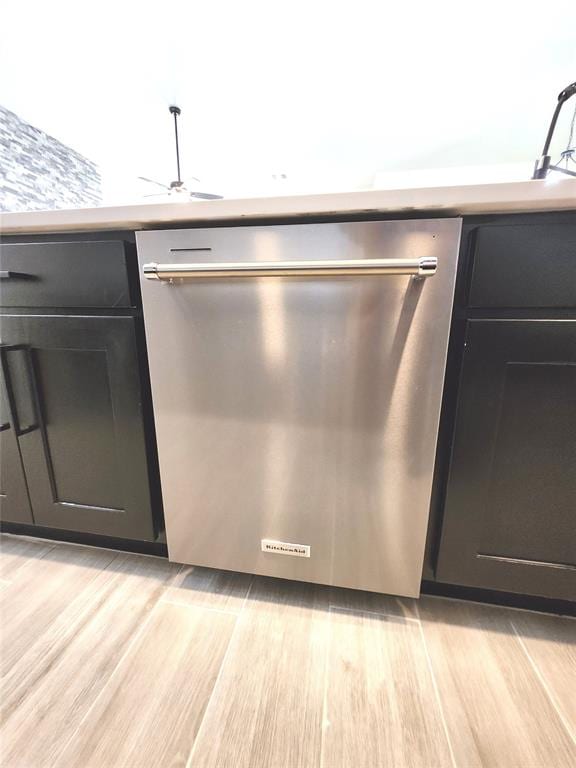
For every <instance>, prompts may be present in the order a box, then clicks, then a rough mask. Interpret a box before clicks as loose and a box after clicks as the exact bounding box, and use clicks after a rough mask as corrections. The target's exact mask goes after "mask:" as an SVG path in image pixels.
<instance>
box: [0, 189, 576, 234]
mask: <svg viewBox="0 0 576 768" xmlns="http://www.w3.org/2000/svg"><path fill="white" fill-rule="evenodd" d="M559 210H576V179H558V178H554V179H546V180H544V181H519V182H508V183H499V184H475V185H465V186H464V185H463V186H452V187H426V188H415V189H397V190H393V189H386V190H367V191H361V192H330V193H326V194H314V195H290V196H284V197H258V198H256V197H252V198H236V199H224V200H198V201H195V200H193V201H190V202H183V203H181V202H174V203H172V202H171V203H166V202H165V203H153V204H140V205H126V206H118V207H107V208H105V207H101V208H79V209H74V210H59V211H31V212H22V213H1V214H0V233H2V234H34V233H38V232H81V231H95V230H106V229H129V230H138V229H149V228H159V227H162V225H174V224H178V223H182V226H185V225H186V224H187V223H194V224H198V223H201V222H203V221H206V222H208V221H234V220H240V219H254V220H255V221H257V220H258V219H264V218H278V219H281V218H286V219H287V220H290V219H293V218H296V217H308V216H310V217H312V216H323V215H333V214H342V215H344V214H349V213H355V214H358V213H366V214H374V213H382V214H383V215H385V214H403V213H404V214H405V213H418V212H422V213H426V214H430V215H431V216H433V215H435V214H437V215H438V214H439V215H443V216H446V215H454V216H458V215H465V214H481V213H519V212H530V211H559Z"/></svg>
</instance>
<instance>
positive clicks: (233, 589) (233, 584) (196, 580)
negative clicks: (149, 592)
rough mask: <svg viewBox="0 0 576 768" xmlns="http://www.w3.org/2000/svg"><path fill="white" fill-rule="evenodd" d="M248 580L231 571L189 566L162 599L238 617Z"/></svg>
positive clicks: (248, 583)
mask: <svg viewBox="0 0 576 768" xmlns="http://www.w3.org/2000/svg"><path fill="white" fill-rule="evenodd" d="M251 581H252V576H250V575H249V574H246V573H234V572H232V571H217V570H214V569H213V568H199V567H196V566H190V567H186V568H183V569H182V572H181V573H180V574H179V575H178V577H177V578H176V580H175V581H174V584H173V585H172V586H171V587H170V589H169V590H168V591H167V592H166V594H165V596H164V599H165V600H168V601H171V602H175V603H181V604H183V605H191V606H192V605H195V606H197V607H202V608H216V609H218V610H220V611H231V612H232V613H238V612H239V611H240V610H241V608H242V605H243V603H244V598H245V597H246V594H247V592H248V589H249V588H250V583H251Z"/></svg>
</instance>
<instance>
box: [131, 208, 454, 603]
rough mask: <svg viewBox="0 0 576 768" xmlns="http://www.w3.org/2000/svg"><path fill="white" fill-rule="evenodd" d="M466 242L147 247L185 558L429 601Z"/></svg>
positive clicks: (437, 226)
mask: <svg viewBox="0 0 576 768" xmlns="http://www.w3.org/2000/svg"><path fill="white" fill-rule="evenodd" d="M460 229H461V220H460V219H458V218H442V219H429V220H422V219H419V220H417V219H411V220H399V221H352V222H328V223H304V224H300V223H298V224H282V225H274V226H272V225H258V226H212V227H209V228H196V229H192V228H190V229H176V230H167V231H160V230H157V231H143V232H138V233H137V235H136V238H137V247H138V260H139V268H140V280H141V287H142V299H143V308H144V323H145V329H146V339H147V347H148V357H149V364H150V377H151V385H152V399H153V405H154V413H155V422H156V434H157V441H158V456H159V462H160V477H161V485H162V495H163V502H164V512H165V519H166V536H167V542H168V553H169V557H170V559H171V560H173V561H175V562H179V563H187V564H191V565H197V566H207V567H210V568H219V569H226V570H233V571H241V572H247V573H253V574H261V575H268V576H275V577H280V578H286V579H296V580H301V581H308V582H315V583H320V584H329V585H335V586H341V587H351V588H355V589H363V590H370V591H375V592H383V593H388V594H396V595H405V596H412V597H414V596H417V595H418V594H419V591H420V580H421V574H422V565H423V558H424V547H425V540H426V531H427V522H428V514H429V507H430V496H431V489H432V478H433V472H434V458H435V450H436V442H437V435H438V423H439V416H440V405H441V399H442V389H443V381H444V373H445V366H446V353H447V347H448V337H449V328H450V318H451V312H452V305H453V296H454V282H455V274H456V264H457V255H458V247H459V240H460Z"/></svg>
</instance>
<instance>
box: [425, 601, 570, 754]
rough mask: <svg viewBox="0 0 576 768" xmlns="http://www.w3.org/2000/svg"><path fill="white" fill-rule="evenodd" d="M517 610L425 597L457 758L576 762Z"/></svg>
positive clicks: (427, 635) (434, 665)
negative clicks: (518, 627) (526, 645)
mask: <svg viewBox="0 0 576 768" xmlns="http://www.w3.org/2000/svg"><path fill="white" fill-rule="evenodd" d="M513 613H514V612H512V611H506V610H504V609H499V608H487V607H483V606H479V605H474V604H470V603H464V602H457V601H449V600H440V599H438V598H423V599H422V600H421V601H420V615H421V617H422V622H423V630H424V636H425V638H426V644H427V647H428V652H429V654H430V659H431V664H432V668H433V670H434V674H435V677H436V681H437V685H438V690H439V694H440V699H441V702H442V706H443V710H444V715H445V718H446V723H447V727H448V734H449V737H450V741H451V744H452V748H453V750H454V756H455V759H456V764H457V765H459V766H460V765H462V766H466V768H472V767H473V766H501V767H502V768H526V767H527V766H531V767H532V768H574V765H576V745H575V744H574V742H573V741H572V739H571V738H570V736H569V734H568V732H567V730H566V728H565V727H564V725H563V723H562V721H561V719H560V718H559V716H558V714H557V712H556V710H555V708H554V706H553V704H552V702H551V701H550V699H549V697H548V695H547V694H546V691H545V689H544V687H543V686H542V684H541V682H540V680H539V679H538V676H537V675H536V674H535V672H534V670H533V668H532V665H531V664H530V661H529V659H528V657H527V656H526V653H525V652H524V650H523V648H522V646H521V644H520V642H519V641H518V638H517V637H516V635H515V633H514V631H513V628H512V625H511V624H510V621H509V618H510V616H511V615H512V614H513Z"/></svg>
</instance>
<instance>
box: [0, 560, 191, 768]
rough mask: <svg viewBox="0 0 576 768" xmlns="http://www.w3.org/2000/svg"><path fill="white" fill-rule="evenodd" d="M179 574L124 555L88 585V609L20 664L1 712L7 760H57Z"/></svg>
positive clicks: (70, 615) (38, 764) (63, 621)
mask: <svg viewBox="0 0 576 768" xmlns="http://www.w3.org/2000/svg"><path fill="white" fill-rule="evenodd" d="M176 572H177V567H176V566H174V565H171V564H170V563H168V562H167V561H165V560H161V559H159V558H158V559H156V558H149V557H138V556H133V555H119V556H118V559H117V560H115V561H114V563H113V564H112V566H111V567H110V568H109V569H108V570H107V571H105V572H104V573H105V574H107V575H108V576H109V578H108V579H107V580H102V582H101V583H100V585H99V589H90V587H89V588H88V589H87V590H85V599H86V601H88V600H89V604H87V608H86V611H85V612H84V614H83V615H78V612H73V611H68V612H66V611H64V612H63V614H62V615H61V617H60V618H59V619H58V620H57V621H55V622H54V623H53V625H52V627H51V628H50V629H49V630H48V631H47V632H45V633H44V636H43V637H42V638H41V639H40V641H39V642H38V643H36V644H35V646H33V648H32V649H31V651H30V652H29V653H28V654H25V655H24V657H23V658H22V659H21V661H20V662H19V663H18V664H16V665H15V668H14V670H13V673H14V674H13V675H11V676H7V678H6V679H5V684H4V686H3V689H4V691H3V693H4V696H3V701H2V705H1V710H0V711H1V712H2V723H3V727H2V730H1V731H0V740H1V742H2V751H3V760H4V765H7V766H8V765H9V766H20V765H22V766H34V768H42V766H50V765H53V764H54V762H55V761H56V759H57V757H58V755H59V753H60V752H61V750H62V748H63V747H64V746H65V742H66V738H65V734H71V733H72V732H74V730H75V729H76V728H77V727H78V726H79V724H80V722H81V720H82V718H83V717H84V715H85V714H86V712H87V711H88V710H89V708H90V707H91V705H92V704H93V703H94V701H95V699H96V697H97V696H98V694H99V693H100V692H101V690H102V689H103V687H104V686H105V685H106V683H107V681H108V680H109V678H110V676H111V674H112V672H113V671H114V669H115V667H116V666H117V664H118V662H119V660H120V658H121V657H122V655H123V653H124V652H125V650H126V648H127V647H128V645H129V643H130V642H131V640H132V638H133V636H134V635H135V634H136V632H137V631H138V630H139V628H140V627H141V625H142V623H143V622H144V621H145V620H146V618H147V616H148V615H149V614H150V612H151V611H152V609H153V608H154V606H155V605H156V603H157V601H158V599H159V598H160V595H161V594H162V592H163V590H164V589H165V585H166V584H167V583H168V581H169V579H171V578H172V577H173V575H174V574H175V573H176ZM92 585H94V586H95V585H96V580H95V581H94V582H92ZM88 592H90V595H88V594H86V593H88Z"/></svg>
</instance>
